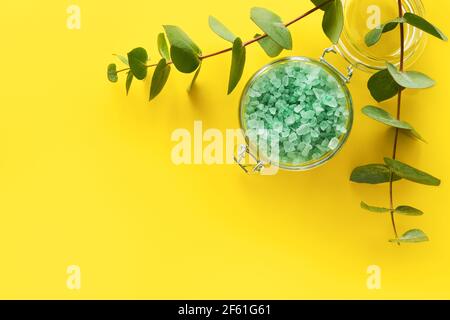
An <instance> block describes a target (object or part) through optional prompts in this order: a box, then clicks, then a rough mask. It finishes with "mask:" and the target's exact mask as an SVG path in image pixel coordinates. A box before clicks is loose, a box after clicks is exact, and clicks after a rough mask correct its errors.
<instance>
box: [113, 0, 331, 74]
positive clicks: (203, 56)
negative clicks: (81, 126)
mask: <svg viewBox="0 0 450 320" xmlns="http://www.w3.org/2000/svg"><path fill="white" fill-rule="evenodd" d="M332 1H334V0H328V1H325V2H324V3H322V4H320V5H318V6H317V7H314V8H312V9H311V10H309V11H307V12H305V13H304V14H302V15H301V16H299V17H297V18H295V19H294V20H292V21H289V22H288V23H286V24H285V26H286V27H289V26H291V25H293V24H294V23H296V22H298V21H300V20H302V19H303V18H306V17H307V16H309V15H310V14H312V13H314V12H316V11H317V10H319V9H321V8H322V7H324V6H326V5H327V4H329V3H330V2H332ZM267 37H268V35H267V34H266V33H265V34H263V35H261V36H259V37H256V38H253V39H251V40H249V41H247V42H244V44H243V46H244V47H247V46H249V45H251V44H253V43H255V42H258V41H259V40H261V39H264V38H267ZM232 50H233V48H226V49H223V50H220V51H217V52H214V53H210V54H206V55H202V56H200V57H199V59H200V60H204V59H208V58H212V57H215V56H218V55H221V54H224V53H227V52H230V51H232ZM167 64H172V61H169V62H167ZM157 65H158V64H151V65H148V66H147V68H153V67H156V66H157ZM128 70H130V68H125V69H122V70H119V71H117V73H121V72H125V71H128Z"/></svg>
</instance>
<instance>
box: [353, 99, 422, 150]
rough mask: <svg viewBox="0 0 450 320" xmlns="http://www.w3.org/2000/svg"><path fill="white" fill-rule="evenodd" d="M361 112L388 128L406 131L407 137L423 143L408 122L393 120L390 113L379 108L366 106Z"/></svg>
mask: <svg viewBox="0 0 450 320" xmlns="http://www.w3.org/2000/svg"><path fill="white" fill-rule="evenodd" d="M362 112H363V113H364V114H365V115H366V116H368V117H369V118H371V119H373V120H375V121H378V122H381V123H383V124H385V125H388V126H390V127H394V128H398V129H401V130H404V131H408V133H409V135H411V136H412V137H414V138H416V139H419V140H421V141H424V142H425V140H424V139H423V138H422V136H421V135H420V134H419V133H418V132H417V131H416V130H415V129H414V128H413V126H411V125H410V124H409V123H408V122H405V121H400V120H397V119H395V118H394V117H393V116H392V115H391V114H390V113H388V112H387V111H385V110H383V109H381V108H378V107H375V106H366V107H364V108H363V109H362Z"/></svg>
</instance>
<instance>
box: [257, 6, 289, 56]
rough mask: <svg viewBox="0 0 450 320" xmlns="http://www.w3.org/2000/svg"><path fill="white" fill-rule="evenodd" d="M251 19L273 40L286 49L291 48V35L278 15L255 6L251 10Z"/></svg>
mask: <svg viewBox="0 0 450 320" xmlns="http://www.w3.org/2000/svg"><path fill="white" fill-rule="evenodd" d="M251 19H252V20H253V22H254V23H256V25H257V26H258V27H259V28H260V29H261V30H262V31H264V32H265V33H266V34H267V35H268V36H269V37H271V38H272V40H273V41H275V42H276V43H278V44H279V45H280V46H281V47H283V48H284V49H287V50H291V49H292V36H291V33H290V31H289V30H288V29H287V28H286V27H285V25H284V24H283V21H282V20H281V18H280V16H278V15H277V14H276V13H274V12H272V11H270V10H267V9H265V8H259V7H255V8H252V10H251Z"/></svg>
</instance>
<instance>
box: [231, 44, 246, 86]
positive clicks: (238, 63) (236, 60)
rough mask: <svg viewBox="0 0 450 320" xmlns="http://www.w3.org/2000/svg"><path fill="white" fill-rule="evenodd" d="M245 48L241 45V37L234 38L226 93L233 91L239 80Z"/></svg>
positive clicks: (242, 69) (243, 65) (243, 63)
mask: <svg viewBox="0 0 450 320" xmlns="http://www.w3.org/2000/svg"><path fill="white" fill-rule="evenodd" d="M245 57H246V50H245V47H244V46H243V45H242V40H241V38H236V40H234V43H233V56H232V60H231V70H230V81H229V83H228V94H230V93H231V92H233V90H234V89H235V88H236V86H237V84H238V83H239V80H241V77H242V73H243V72H244V67H245Z"/></svg>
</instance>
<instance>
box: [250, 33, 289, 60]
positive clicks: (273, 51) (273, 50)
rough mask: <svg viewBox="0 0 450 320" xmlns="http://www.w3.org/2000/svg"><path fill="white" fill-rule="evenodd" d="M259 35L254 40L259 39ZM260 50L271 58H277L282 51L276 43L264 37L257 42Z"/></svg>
mask: <svg viewBox="0 0 450 320" xmlns="http://www.w3.org/2000/svg"><path fill="white" fill-rule="evenodd" d="M260 36H261V35H260V34H258V33H257V34H256V35H255V38H258V37H260ZM258 43H259V45H260V46H261V48H263V50H264V52H265V53H266V54H267V55H268V56H269V57H271V58H275V57H278V56H279V55H280V53H281V52H282V51H283V47H281V46H280V45H279V44H278V43H276V42H275V41H273V40H272V39H271V38H270V37H265V38H263V39H261V40H259V41H258Z"/></svg>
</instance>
